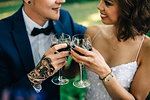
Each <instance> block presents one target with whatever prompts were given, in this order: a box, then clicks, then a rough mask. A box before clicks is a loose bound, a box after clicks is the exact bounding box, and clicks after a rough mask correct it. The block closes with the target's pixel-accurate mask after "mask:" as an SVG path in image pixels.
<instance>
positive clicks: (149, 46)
mask: <svg viewBox="0 0 150 100" xmlns="http://www.w3.org/2000/svg"><path fill="white" fill-rule="evenodd" d="M143 50H144V51H146V53H149V54H150V37H148V36H145V39H144V42H143ZM149 56H150V55H149Z"/></svg>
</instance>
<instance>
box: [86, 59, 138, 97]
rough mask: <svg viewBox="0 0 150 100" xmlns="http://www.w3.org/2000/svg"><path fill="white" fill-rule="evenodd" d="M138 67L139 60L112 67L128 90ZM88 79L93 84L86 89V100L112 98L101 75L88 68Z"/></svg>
mask: <svg viewBox="0 0 150 100" xmlns="http://www.w3.org/2000/svg"><path fill="white" fill-rule="evenodd" d="M137 68H138V65H137V61H133V62H130V63H127V64H121V65H118V66H115V67H112V68H111V69H112V72H113V74H114V75H115V77H116V79H117V80H118V82H119V83H120V84H121V86H122V87H124V88H125V89H126V90H129V88H130V84H131V82H132V80H133V77H134V75H135V73H136V70H137ZM86 73H87V79H88V80H89V81H90V83H91V85H90V86H89V87H87V90H86V100H111V97H110V96H109V94H108V92H107V90H106V89H105V87H104V85H103V83H102V81H101V80H100V79H99V76H98V75H97V74H96V73H94V72H91V71H89V70H87V69H86Z"/></svg>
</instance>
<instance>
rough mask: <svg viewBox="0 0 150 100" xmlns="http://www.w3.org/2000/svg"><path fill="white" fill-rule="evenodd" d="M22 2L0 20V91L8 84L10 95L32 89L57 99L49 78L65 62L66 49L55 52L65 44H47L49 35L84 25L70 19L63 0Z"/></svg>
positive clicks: (72, 31)
mask: <svg viewBox="0 0 150 100" xmlns="http://www.w3.org/2000/svg"><path fill="white" fill-rule="evenodd" d="M23 2H24V4H23V6H21V8H20V9H19V10H18V11H17V12H16V13H15V14H14V15H12V16H10V17H8V18H5V19H2V20H0V93H2V91H3V89H5V88H8V89H9V90H11V91H13V92H12V93H14V95H13V96H17V95H19V96H20V94H19V92H18V91H21V92H22V91H27V92H28V93H29V91H30V92H31V91H32V92H34V93H36V94H38V95H40V96H42V100H59V99H60V94H59V86H56V85H54V84H53V83H52V82H51V78H52V77H53V76H55V75H56V74H55V73H56V72H57V71H58V70H59V69H60V68H61V67H63V66H64V65H65V64H66V56H68V55H69V51H63V52H61V53H57V54H55V52H56V51H57V50H58V49H61V48H66V47H67V45H66V44H59V45H55V46H53V47H52V48H50V46H51V45H52V42H53V41H52V40H53V38H52V37H51V36H52V34H55V33H65V34H69V35H70V36H72V35H74V34H77V33H78V34H84V32H85V30H86V28H85V27H83V26H81V25H78V24H76V23H74V22H73V20H72V18H71V16H70V14H69V13H68V12H67V11H66V10H62V9H60V7H61V4H63V3H65V0H24V1H23ZM41 29H42V30H44V31H41ZM33 30H34V31H33ZM39 33H42V34H39ZM51 69H53V70H51ZM42 70H44V73H42ZM41 79H43V80H41ZM16 91H17V92H16ZM21 92H20V93H21ZM25 93H26V92H25ZM25 93H24V94H22V95H25ZM14 98H15V97H14Z"/></svg>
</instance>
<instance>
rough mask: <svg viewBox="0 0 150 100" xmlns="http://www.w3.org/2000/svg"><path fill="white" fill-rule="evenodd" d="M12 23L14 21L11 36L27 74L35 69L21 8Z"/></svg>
mask: <svg viewBox="0 0 150 100" xmlns="http://www.w3.org/2000/svg"><path fill="white" fill-rule="evenodd" d="M13 21H14V22H13V24H14V25H13V26H14V28H13V32H12V35H13V38H14V41H15V43H16V47H17V49H18V52H19V54H20V57H21V60H22V62H23V65H24V67H25V71H26V72H29V71H31V70H32V69H33V68H34V67H35V65H34V60H33V55H32V51H31V45H30V42H29V38H28V35H27V31H26V27H25V23H24V20H23V15H22V7H21V8H20V9H19V11H18V12H17V13H16V14H15V15H14V19H13Z"/></svg>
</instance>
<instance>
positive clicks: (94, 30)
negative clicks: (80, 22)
mask: <svg viewBox="0 0 150 100" xmlns="http://www.w3.org/2000/svg"><path fill="white" fill-rule="evenodd" d="M110 28H111V26H110V25H93V26H89V27H88V28H87V30H86V32H85V34H88V35H90V36H91V38H92V39H93V37H94V36H95V35H96V34H100V35H103V36H104V35H106V34H107V33H108V32H107V31H108V30H109V29H110Z"/></svg>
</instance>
